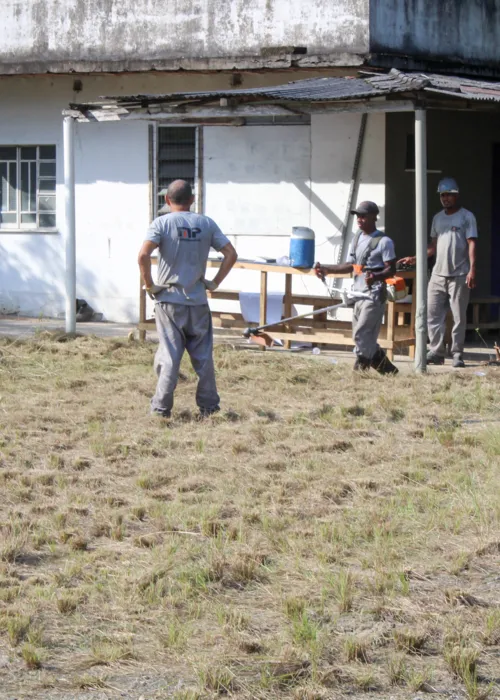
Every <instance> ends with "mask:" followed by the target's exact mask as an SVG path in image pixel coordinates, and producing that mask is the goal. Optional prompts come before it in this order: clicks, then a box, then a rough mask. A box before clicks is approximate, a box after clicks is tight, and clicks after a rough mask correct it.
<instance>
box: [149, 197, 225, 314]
mask: <svg viewBox="0 0 500 700" xmlns="http://www.w3.org/2000/svg"><path fill="white" fill-rule="evenodd" d="M146 241H153V243H156V244H157V245H158V249H159V255H158V284H168V285H172V286H171V287H170V288H169V289H165V290H164V291H162V292H160V293H159V294H157V295H156V301H163V302H168V303H170V304H184V305H186V306H200V305H202V304H206V303H207V292H206V289H205V285H204V284H203V278H204V277H205V271H206V267H207V259H208V254H209V252H210V248H215V250H217V251H219V250H221V248H224V246H225V245H227V244H228V243H229V240H228V239H227V238H226V236H225V235H224V234H223V233H222V231H221V230H220V228H219V227H218V226H217V224H216V223H215V221H213V220H212V219H210V218H209V217H208V216H202V215H201V214H195V213H194V212H190V211H183V212H171V213H170V214H165V215H164V216H159V217H158V218H157V219H155V220H154V221H153V223H152V224H151V226H150V227H149V229H148V232H147V234H146Z"/></svg>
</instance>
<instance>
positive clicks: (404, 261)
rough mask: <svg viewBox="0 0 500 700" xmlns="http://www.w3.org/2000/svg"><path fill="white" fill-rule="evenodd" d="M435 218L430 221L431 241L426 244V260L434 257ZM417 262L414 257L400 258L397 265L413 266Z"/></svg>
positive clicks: (435, 239)
mask: <svg viewBox="0 0 500 700" xmlns="http://www.w3.org/2000/svg"><path fill="white" fill-rule="evenodd" d="M435 218H436V217H434V219H433V220H432V226H431V239H430V241H429V243H428V244H427V257H428V258H433V257H434V256H435V255H436V241H437V231H436V228H435V225H434V222H435ZM416 262H417V258H416V256H415V255H409V256H408V257H406V258H401V260H398V263H397V264H398V265H411V266H413V265H415V264H416Z"/></svg>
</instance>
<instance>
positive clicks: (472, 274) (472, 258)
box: [467, 238, 477, 289]
mask: <svg viewBox="0 0 500 700" xmlns="http://www.w3.org/2000/svg"><path fill="white" fill-rule="evenodd" d="M467 243H468V245H469V262H470V270H469V274H468V275H467V286H468V287H469V289H474V287H475V286H476V244H477V238H468V239H467Z"/></svg>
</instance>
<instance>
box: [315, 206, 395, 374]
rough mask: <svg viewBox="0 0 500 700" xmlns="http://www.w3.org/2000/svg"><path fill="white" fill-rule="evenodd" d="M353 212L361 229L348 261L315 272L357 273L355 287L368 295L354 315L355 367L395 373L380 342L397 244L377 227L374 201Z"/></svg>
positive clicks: (376, 208) (355, 309)
mask: <svg viewBox="0 0 500 700" xmlns="http://www.w3.org/2000/svg"><path fill="white" fill-rule="evenodd" d="M351 213H352V214H355V215H356V216H357V218H358V226H359V231H358V232H357V233H356V235H355V236H354V240H353V242H352V244H351V247H350V249H349V253H348V256H347V262H346V263H343V264H341V265H320V264H319V263H318V264H317V265H316V274H317V276H318V277H320V278H322V279H324V276H325V275H326V274H328V273H329V272H337V273H340V274H342V273H350V272H352V273H354V284H353V290H354V292H361V293H363V294H364V295H365V298H362V299H358V300H357V301H356V302H355V304H354V310H353V316H352V337H353V340H354V343H355V352H356V363H355V365H354V369H356V370H368V369H369V368H370V367H373V368H374V369H376V370H377V372H380V374H396V373H397V371H398V370H397V368H396V367H395V366H394V365H393V364H392V363H391V362H390V361H389V359H388V358H387V356H386V354H385V352H384V351H383V350H382V348H381V347H380V346H379V344H378V342H377V339H378V334H379V332H380V326H381V325H382V318H383V315H384V309H385V302H386V283H385V280H386V279H388V278H389V277H391V275H393V274H394V271H395V269H396V253H395V252H394V243H393V242H392V240H391V239H390V238H389V237H388V236H386V235H384V234H383V233H382V232H381V231H379V230H378V229H377V225H376V224H377V217H378V214H379V209H378V206H377V205H376V204H375V203H374V202H361V204H359V205H358V206H357V207H356V209H354V210H353V211H352V212H351Z"/></svg>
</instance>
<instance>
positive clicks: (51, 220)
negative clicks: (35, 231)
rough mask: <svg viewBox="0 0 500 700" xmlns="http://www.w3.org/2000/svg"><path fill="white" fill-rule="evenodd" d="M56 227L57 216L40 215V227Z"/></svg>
mask: <svg viewBox="0 0 500 700" xmlns="http://www.w3.org/2000/svg"><path fill="white" fill-rule="evenodd" d="M55 225H56V215H55V214H40V227H41V228H54V226H55Z"/></svg>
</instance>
